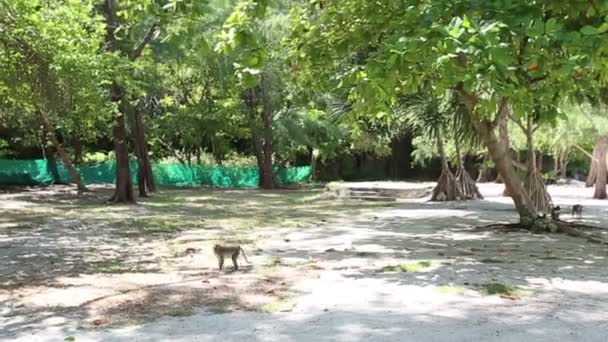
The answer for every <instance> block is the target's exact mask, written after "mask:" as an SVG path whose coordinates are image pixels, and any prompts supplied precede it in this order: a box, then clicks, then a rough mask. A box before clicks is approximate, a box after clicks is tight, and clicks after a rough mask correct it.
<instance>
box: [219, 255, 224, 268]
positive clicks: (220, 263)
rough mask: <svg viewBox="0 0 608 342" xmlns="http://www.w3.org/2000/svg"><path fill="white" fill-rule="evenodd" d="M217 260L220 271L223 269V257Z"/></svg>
mask: <svg viewBox="0 0 608 342" xmlns="http://www.w3.org/2000/svg"><path fill="white" fill-rule="evenodd" d="M218 260H219V266H220V271H221V270H222V269H223V268H224V256H223V255H222V256H220V257H219V258H218Z"/></svg>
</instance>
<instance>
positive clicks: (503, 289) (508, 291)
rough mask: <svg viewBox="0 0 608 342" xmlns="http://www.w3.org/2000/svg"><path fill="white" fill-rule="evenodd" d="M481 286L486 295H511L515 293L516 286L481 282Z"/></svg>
mask: <svg viewBox="0 0 608 342" xmlns="http://www.w3.org/2000/svg"><path fill="white" fill-rule="evenodd" d="M481 288H482V289H483V290H484V292H485V293H486V294H488V295H507V296H512V295H514V294H516V293H517V288H516V287H513V286H510V285H505V284H501V283H488V284H481Z"/></svg>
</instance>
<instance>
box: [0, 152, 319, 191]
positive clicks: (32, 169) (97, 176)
mask: <svg viewBox="0 0 608 342" xmlns="http://www.w3.org/2000/svg"><path fill="white" fill-rule="evenodd" d="M137 165H138V164H137V162H136V161H132V162H131V176H132V177H133V181H134V182H135V183H137V177H136V173H137ZM78 171H79V173H80V176H81V177H82V179H83V181H84V183H85V184H108V183H109V184H113V183H115V182H116V163H115V162H114V161H110V162H107V163H103V164H98V165H90V166H83V167H80V168H79V169H78ZM310 172H311V167H310V166H299V167H292V168H275V170H274V173H275V176H276V179H277V182H278V183H279V184H293V183H301V182H306V181H308V179H309V177H310ZM152 173H153V174H154V181H155V182H156V184H158V185H170V186H197V185H208V186H214V187H230V188H239V187H256V186H257V185H258V181H259V173H258V169H257V168H230V167H202V166H198V165H196V166H189V165H182V164H155V165H153V166H152ZM70 180H71V177H70V175H69V173H68V170H67V169H66V168H65V166H64V165H63V164H62V163H60V162H57V163H53V162H51V161H49V160H8V159H0V185H49V184H65V183H69V181H70Z"/></svg>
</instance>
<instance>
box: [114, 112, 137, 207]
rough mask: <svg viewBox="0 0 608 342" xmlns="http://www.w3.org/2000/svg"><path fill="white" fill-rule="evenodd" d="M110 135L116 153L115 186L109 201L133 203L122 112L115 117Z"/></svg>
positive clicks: (125, 131)
mask: <svg viewBox="0 0 608 342" xmlns="http://www.w3.org/2000/svg"><path fill="white" fill-rule="evenodd" d="M112 135H113V136H114V151H115V154H116V188H115V190H114V195H113V196H112V198H110V201H111V202H114V203H135V197H134V195H133V181H132V180H131V169H130V166H129V151H128V149H127V130H126V128H125V117H124V115H123V114H122V113H119V114H118V117H117V118H116V124H115V125H114V128H113V129H112Z"/></svg>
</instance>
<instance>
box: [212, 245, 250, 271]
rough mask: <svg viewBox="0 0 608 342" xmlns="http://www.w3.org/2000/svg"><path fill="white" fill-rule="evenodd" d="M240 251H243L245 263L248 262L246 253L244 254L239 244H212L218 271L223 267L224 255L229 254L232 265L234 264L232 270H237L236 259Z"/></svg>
mask: <svg viewBox="0 0 608 342" xmlns="http://www.w3.org/2000/svg"><path fill="white" fill-rule="evenodd" d="M241 252H243V258H245V261H246V262H247V263H249V260H247V255H246V254H245V251H244V250H243V248H242V247H241V246H222V245H215V246H213V253H214V254H215V257H216V258H217V262H218V266H219V268H220V271H221V270H222V269H223V268H224V257H226V256H230V258H231V259H232V265H233V266H234V271H236V270H238V269H239V264H238V262H237V259H238V257H239V255H240V254H241Z"/></svg>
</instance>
